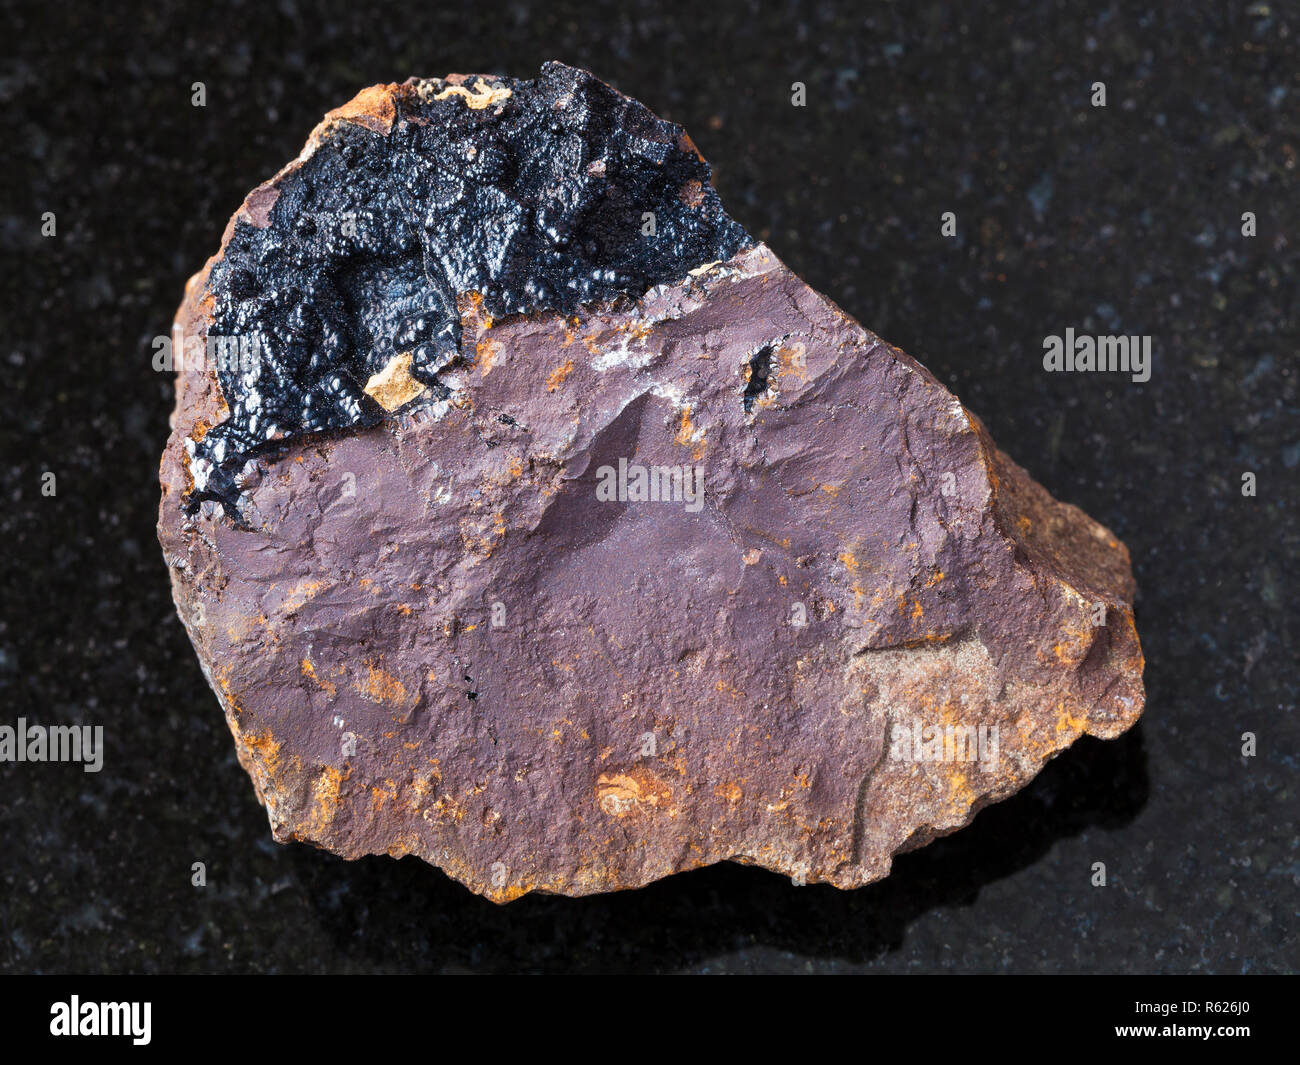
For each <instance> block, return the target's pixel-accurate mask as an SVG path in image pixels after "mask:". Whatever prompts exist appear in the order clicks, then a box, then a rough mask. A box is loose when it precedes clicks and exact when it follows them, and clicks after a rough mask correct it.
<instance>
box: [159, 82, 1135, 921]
mask: <svg viewBox="0 0 1300 1065" xmlns="http://www.w3.org/2000/svg"><path fill="white" fill-rule="evenodd" d="M182 336H184V337H187V338H189V341H190V343H188V344H185V345H181V344H179V341H180V340H181V338H182ZM223 338H224V339H223ZM176 339H177V341H178V350H183V351H186V352H190V353H193V352H194V351H195V350H196V349H197V352H198V353H199V354H202V353H203V352H204V351H206V352H207V353H208V354H209V355H211V356H212V358H208V359H206V360H197V364H196V361H195V360H193V359H191V362H190V363H189V364H187V365H185V366H184V367H182V368H180V370H179V372H178V373H177V377H176V382H177V405H176V412H175V414H174V417H173V432H172V435H171V439H170V440H169V442H168V445H167V448H166V451H165V453H164V455H163V460H162V470H161V480H162V504H161V511H160V518H159V536H160V539H161V542H162V545H163V550H164V554H165V557H166V560H167V562H168V565H169V566H170V568H171V576H172V582H173V588H174V593H175V599H176V604H177V607H178V609H179V611H180V616H181V618H182V620H183V621H184V623H185V626H186V628H187V630H188V632H189V635H190V638H191V639H192V640H193V642H194V646H195V648H196V649H197V651H198V654H199V659H200V661H201V662H202V664H203V668H204V671H205V673H206V675H207V677H208V679H209V681H210V683H211V685H212V687H213V689H214V691H215V692H216V693H217V696H218V698H219V699H220V701H221V704H222V706H223V708H224V710H225V713H226V718H227V720H228V722H229V725H230V729H231V732H232V733H233V734H234V738H235V743H236V746H237V749H238V752H239V757H240V760H241V762H242V764H243V765H244V767H245V768H246V769H247V771H248V773H249V775H250V776H251V777H252V779H253V783H254V786H255V788H256V791H257V796H258V798H259V799H260V801H261V802H262V803H263V804H264V805H265V807H266V810H267V814H268V816H269V818H270V822H271V827H272V831H273V833H274V835H275V837H276V838H277V839H279V840H290V839H295V840H303V841H306V842H310V843H313V844H316V845H318V846H320V847H325V848H328V849H329V850H331V851H333V852H335V853H337V854H340V855H343V856H344V857H347V858H355V857H358V856H361V855H365V854H373V853H387V854H392V855H404V854H416V855H419V856H420V857H421V858H423V859H424V860H426V861H428V862H430V863H432V864H434V865H437V866H439V867H440V868H442V869H444V870H446V871H447V872H448V873H449V874H450V875H451V876H453V877H455V878H456V879H458V880H460V881H461V882H462V883H464V884H465V885H467V886H468V887H470V888H471V889H472V890H474V891H476V892H479V893H481V894H483V895H486V896H488V897H489V898H491V899H494V900H496V901H506V900H509V899H513V898H516V897H518V896H519V895H522V894H525V893H526V892H529V891H544V892H558V893H563V894H570V895H581V894H587V893H591V892H599V891H612V890H616V889H620V888H630V887H636V886H639V885H643V884H646V883H648V882H650V881H653V880H655V879H657V878H659V877H663V876H667V875H669V874H670V873H674V872H679V871H682V870H686V869H692V868H696V867H699V866H704V865H708V864H710V863H713V862H718V861H724V860H730V861H737V862H743V863H749V864H756V865H761V866H764V867H766V868H768V869H772V870H776V871H779V872H781V873H784V874H787V875H790V876H793V877H796V878H798V879H801V880H805V881H807V882H816V881H826V882H830V883H832V884H836V885H838V886H840V887H845V888H847V887H854V886H857V885H861V884H865V883H868V882H870V881H873V880H877V879H879V878H881V877H883V876H885V875H887V874H888V872H889V869H890V863H891V859H892V856H893V855H894V854H896V853H898V852H900V851H904V850H907V849H910V848H913V847H917V846H920V845H922V844H924V843H926V842H927V841H929V840H931V839H933V838H934V837H936V836H939V835H943V834H945V833H948V832H951V831H953V830H955V829H957V828H959V827H961V826H962V825H964V824H966V823H967V822H969V820H970V819H971V817H972V816H973V815H974V813H975V812H976V811H977V810H978V809H979V808H980V807H982V806H984V805H986V804H988V803H990V802H994V801H996V800H998V799H1001V798H1004V797H1005V796H1007V795H1010V794H1011V793H1012V792H1014V791H1016V790H1017V789H1018V788H1020V787H1021V786H1022V785H1024V784H1025V783H1026V782H1027V781H1028V780H1030V779H1031V778H1032V777H1033V776H1034V774H1035V773H1037V772H1038V770H1039V769H1040V768H1041V767H1042V766H1043V764H1044V763H1045V762H1046V761H1047V760H1048V759H1050V758H1051V757H1053V756H1054V755H1055V754H1057V753H1058V752H1059V751H1061V750H1062V749H1063V748H1064V747H1066V746H1068V745H1069V744H1070V743H1071V742H1072V741H1073V740H1074V739H1075V738H1076V737H1078V736H1079V735H1081V734H1082V733H1085V732H1086V733H1089V734H1091V735H1094V736H1102V737H1112V736H1115V735H1117V734H1119V733H1121V732H1123V731H1124V730H1125V729H1127V728H1128V727H1129V726H1130V725H1132V724H1133V722H1134V721H1135V720H1136V719H1137V717H1138V715H1139V713H1140V712H1141V709H1142V702H1143V691H1142V681H1141V673H1142V655H1141V651H1140V649H1139V646H1138V639H1137V634H1136V631H1135V629H1134V625H1133V615H1132V610H1131V606H1130V604H1131V600H1132V596H1133V590H1134V589H1133V580H1132V576H1131V573H1130V568H1129V560H1128V553H1127V551H1126V550H1125V548H1124V546H1123V545H1122V544H1121V543H1120V542H1119V541H1118V540H1117V539H1116V538H1115V537H1114V536H1113V535H1111V533H1109V532H1108V531H1107V530H1106V529H1104V528H1103V527H1102V526H1100V525H1098V524H1097V523H1096V522H1094V521H1092V520H1091V519H1089V518H1088V517H1087V516H1086V515H1084V514H1083V513H1082V512H1081V511H1079V510H1077V509H1076V508H1074V507H1072V506H1069V505H1067V504H1063V503H1058V502H1056V501H1055V500H1053V499H1052V498H1051V497H1050V496H1049V495H1048V494H1047V492H1046V491H1044V490H1043V489H1042V488H1041V487H1039V486H1038V485H1037V484H1036V483H1035V482H1034V481H1032V480H1031V479H1030V478H1029V477H1028V476H1027V475H1026V474H1025V472H1024V471H1023V470H1022V469H1021V468H1020V467H1019V466H1017V465H1016V464H1015V463H1013V462H1012V461H1011V460H1010V459H1008V458H1007V457H1006V456H1005V455H1003V454H1002V453H1001V452H1000V451H998V449H997V448H996V447H995V445H994V444H993V442H992V440H991V439H990V438H989V436H988V434H987V432H986V431H985V429H984V427H983V426H982V425H981V424H980V422H979V421H978V420H977V419H976V418H975V417H974V416H973V415H971V414H970V413H969V412H968V411H966V410H965V408H963V407H962V405H961V404H960V403H959V402H957V400H956V399H954V398H953V396H952V395H951V394H950V393H948V392H947V391H946V390H945V389H944V387H943V386H942V385H941V384H939V382H938V381H936V380H935V379H934V377H932V376H931V375H930V374H929V373H928V372H927V371H926V370H925V369H924V368H923V367H921V366H920V365H919V364H917V363H916V362H914V361H913V360H912V359H910V358H909V357H908V356H906V355H905V354H903V353H902V352H901V351H899V350H898V349H896V348H893V347H890V346H889V345H888V344H885V343H884V342H882V341H881V340H879V339H878V338H877V337H875V336H873V335H872V334H871V333H869V332H867V331H866V330H864V329H863V328H862V327H861V326H860V325H858V324H857V323H856V322H855V321H853V320H852V319H851V318H849V317H848V316H847V315H845V314H844V313H843V312H842V311H840V310H839V309H838V308H837V307H835V306H834V305H833V304H832V303H831V302H830V301H829V300H827V299H826V298H825V297H823V296H820V295H818V294H817V293H816V292H814V291H812V290H811V289H810V288H808V287H807V286H806V285H805V284H803V283H802V282H801V281H800V280H799V279H798V278H797V277H795V276H794V275H793V274H792V273H790V271H789V270H787V269H786V268H785V267H784V266H783V265H782V264H781V262H780V261H779V260H778V259H777V258H776V256H775V255H773V253H772V252H771V251H770V250H769V249H768V248H767V247H765V246H764V245H762V244H761V243H758V242H756V241H754V240H753V239H752V238H750V237H749V236H748V235H747V234H746V233H745V231H744V230H743V229H742V228H741V227H740V226H738V225H737V224H736V223H735V222H733V221H732V220H731V219H729V218H728V217H727V215H726V214H725V212H724V211H723V209H722V206H721V204H720V202H719V200H718V197H717V194H716V192H715V191H714V189H713V187H712V185H711V184H710V180H709V171H708V167H707V166H706V164H705V163H704V161H703V159H702V158H701V157H700V156H699V154H698V152H697V151H696V150H695V148H694V146H693V145H692V143H691V141H690V140H689V139H688V138H687V136H686V135H685V134H684V133H683V132H682V131H681V130H680V129H679V128H678V127H676V126H673V125H671V124H669V123H667V122H663V121H661V120H659V119H658V118H656V117H655V116H654V115H652V114H651V113H650V112H649V111H647V110H646V109H645V108H644V107H642V106H641V105H640V104H637V103H635V102H634V101H631V100H628V99H626V98H625V97H623V96H621V95H619V94H618V93H616V92H615V91H614V90H612V89H611V88H609V87H608V86H606V85H604V84H603V83H601V82H599V81H597V80H596V79H594V78H593V77H591V76H590V75H588V74H586V73H585V72H582V71H579V70H574V69H571V68H569V67H565V66H562V65H560V64H554V63H552V64H548V65H547V66H546V67H544V68H543V70H542V71H541V74H540V75H539V77H538V78H537V79H535V80H533V81H515V80H508V79H497V78H491V77H456V76H453V77H449V78H447V79H446V80H430V81H424V80H415V79H413V80H410V81H408V82H406V83H405V84H402V85H385V86H377V87H374V88H371V89H367V90H366V91H364V92H362V93H361V94H360V95H359V96H357V97H356V99H354V100H353V101H352V102H351V103H349V104H347V105H346V106H344V107H342V108H340V109H339V110H337V111H333V112H331V113H330V114H329V115H327V116H326V119H325V121H324V122H323V123H322V124H321V125H320V126H319V127H317V129H316V130H315V131H314V132H313V133H312V135H311V138H310V140H309V141H308V143H307V147H306V148H305V150H304V151H303V153H302V155H300V156H299V157H298V159H297V160H296V161H294V162H293V163H291V164H290V165H289V166H288V167H286V168H285V169H284V170H283V171H281V173H280V174H278V175H277V176H276V177H275V178H273V179H272V180H271V181H269V182H267V183H266V184H264V185H262V186H260V187H258V188H257V189H256V190H254V191H253V192H252V193H251V194H250V195H249V197H248V198H247V200H246V201H245V203H244V205H243V206H242V207H241V208H240V210H239V211H238V212H237V213H236V215H235V217H234V219H233V220H232V221H231V224H230V226H229V227H228V228H227V230H226V234H225V239H224V241H223V242H222V247H221V250H220V251H219V252H218V254H217V255H216V256H215V257H214V258H213V259H211V260H210V261H209V262H208V264H207V266H206V267H205V268H204V269H203V270H202V271H201V272H200V273H199V274H198V275H196V276H195V277H194V278H193V279H192V280H191V281H190V283H189V285H188V287H187V291H186V297H185V301H184V303H183V305H182V306H181V309H180V312H179V314H178V318H177V326H176Z"/></svg>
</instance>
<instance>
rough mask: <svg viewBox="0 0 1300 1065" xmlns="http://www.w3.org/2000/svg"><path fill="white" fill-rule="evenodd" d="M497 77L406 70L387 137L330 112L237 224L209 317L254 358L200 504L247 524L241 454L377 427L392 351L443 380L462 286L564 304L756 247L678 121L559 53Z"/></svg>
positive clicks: (506, 309)
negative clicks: (466, 83)
mask: <svg viewBox="0 0 1300 1065" xmlns="http://www.w3.org/2000/svg"><path fill="white" fill-rule="evenodd" d="M489 81H490V84H491V85H492V86H503V87H505V88H508V89H509V90H510V96H509V97H508V98H505V99H504V100H503V101H502V102H501V103H499V104H495V105H493V106H489V107H486V108H482V109H473V108H471V107H469V106H467V103H466V100H465V98H464V97H463V95H461V94H458V93H452V94H450V95H447V96H445V98H444V99H441V100H436V99H434V96H436V95H438V94H439V91H440V90H442V89H444V88H445V86H444V85H443V83H441V82H425V83H420V84H418V85H417V84H416V83H413V82H408V86H410V87H411V91H410V92H403V93H399V94H397V97H396V99H395V105H396V115H395V118H394V121H393V126H392V129H391V131H390V132H389V133H388V134H387V135H383V134H380V133H375V132H372V131H371V130H368V129H365V128H363V127H361V126H357V125H353V124H350V123H338V124H336V125H335V126H334V127H333V128H332V130H331V131H330V133H329V134H328V135H327V136H326V137H325V139H324V140H323V141H322V143H321V144H320V145H319V147H318V148H317V150H316V151H315V153H314V154H313V155H312V156H311V157H310V158H309V159H308V160H307V161H306V162H305V163H303V164H302V165H301V166H300V167H298V168H297V169H295V170H293V171H292V172H291V173H289V174H288V175H287V176H286V177H285V178H284V179H283V180H282V181H281V182H280V184H279V198H278V199H277V200H276V202H275V206H274V207H273V208H272V210H271V213H270V217H269V224H268V225H267V227H266V228H265V229H258V228H256V227H255V226H252V225H249V224H247V223H246V222H244V221H242V220H241V221H240V222H239V223H237V224H236V227H235V231H234V233H233V234H232V236H231V238H230V241H229V244H228V245H227V247H226V250H225V255H224V257H223V258H222V259H221V260H220V261H219V262H218V263H217V264H216V265H215V266H214V267H213V269H212V272H211V276H210V279H209V285H210V289H211V292H212V295H213V297H214V299H215V306H214V309H213V321H212V326H211V330H210V332H211V334H212V335H213V336H217V337H223V336H226V337H237V338H241V339H243V340H245V342H250V341H251V342H252V343H254V344H255V345H257V349H258V350H259V352H260V353H259V355H258V357H256V358H254V359H252V360H250V362H249V364H248V365H243V366H241V365H235V366H232V367H230V368H219V369H218V371H217V373H218V380H219V382H220V385H221V390H222V393H223V395H224V397H225V400H226V403H227V405H228V407H229V409H230V413H229V417H228V418H227V420H226V421H225V422H223V423H222V424H220V425H218V426H216V427H214V428H213V429H211V430H210V431H209V432H208V433H207V435H206V436H204V438H203V439H202V440H200V441H198V442H197V443H195V444H194V445H193V451H192V455H191V460H190V468H191V473H192V474H193V476H194V481H195V486H194V489H193V490H192V491H191V492H190V494H189V496H188V497H187V500H186V504H187V509H188V510H189V511H190V512H193V511H194V510H196V509H197V507H198V506H199V504H200V503H202V502H203V501H204V500H207V499H211V500H216V501H218V502H220V503H221V504H222V505H223V506H224V508H225V510H226V513H227V514H228V515H229V516H230V517H232V518H233V519H235V520H236V521H242V517H241V514H240V510H239V496H240V490H239V486H238V482H237V480H236V478H237V476H238V474H239V472H240V470H241V469H242V467H243V466H244V463H245V462H246V461H247V460H248V459H249V458H250V457H252V456H253V455H255V454H258V453H262V452H266V451H268V450H272V449H275V448H277V447H279V446H282V445H283V443H284V442H285V441H288V440H291V439H293V438H296V437H301V436H303V435H306V434H312V433H328V432H338V431H349V430H355V429H359V428H363V427H366V426H371V425H375V424H377V423H378V422H380V421H381V420H382V419H383V418H384V417H385V412H384V410H383V408H382V407H380V406H379V404H377V403H376V402H375V401H374V400H373V399H371V398H370V396H368V395H367V394H366V393H365V392H364V390H363V389H364V387H365V384H366V382H367V380H368V379H369V377H370V376H371V375H372V374H374V373H377V372H378V371H379V370H381V369H383V367H385V366H386V365H387V364H388V362H389V361H390V360H391V359H392V358H393V357H394V355H395V354H399V353H406V352H409V353H410V354H411V356H412V362H411V374H412V376H413V377H415V378H416V379H417V380H419V381H421V382H423V383H424V384H426V385H428V386H429V388H430V391H431V393H432V394H433V395H439V394H441V395H445V394H446V386H445V385H443V384H442V383H441V382H440V381H439V380H438V376H437V375H438V373H439V371H440V370H442V369H444V368H445V367H446V366H448V364H450V363H451V362H452V361H453V360H455V359H456V358H458V357H459V356H460V353H461V351H460V328H459V318H458V315H457V310H456V301H457V296H458V295H459V294H461V293H465V292H478V293H481V294H482V296H483V305H484V309H485V310H486V311H487V312H488V313H489V314H491V315H493V316H494V317H497V318H500V317H503V316H505V315H510V314H519V313H529V312H534V311H542V310H552V311H558V312H561V313H564V314H570V313H573V312H574V311H575V310H576V309H577V308H578V307H579V306H580V305H582V304H584V303H589V302H593V301H602V300H610V299H613V298H615V297H617V296H620V295H623V296H633V297H636V296H640V295H642V294H644V293H645V291H646V290H647V289H648V288H650V287H651V286H653V285H655V284H659V283H664V282H672V281H676V280H679V279H680V278H681V277H683V276H684V275H685V274H686V273H687V271H689V270H691V269H693V268H695V267H697V266H699V265H701V264H702V263H706V262H710V261H714V260H726V259H730V258H731V257H732V256H733V255H735V254H736V253H737V252H738V251H739V250H740V249H741V248H743V247H745V246H747V245H749V244H751V243H752V240H751V239H750V238H749V236H748V235H747V234H746V232H745V231H744V229H743V228H741V226H740V225H738V224H737V223H736V222H734V221H732V220H731V219H730V218H729V217H728V216H727V214H726V212H725V211H724V210H723V209H722V204H721V202H720V200H719V198H718V195H717V192H716V191H715V190H714V189H713V187H712V185H711V184H710V173H709V166H708V164H707V163H705V162H704V161H702V160H701V159H700V158H699V156H698V155H696V154H695V152H694V151H692V150H691V149H690V148H689V147H687V146H685V141H684V138H683V136H682V130H681V128H680V127H679V126H676V125H674V124H672V123H670V122H665V121H663V120H662V119H660V118H658V117H656V116H655V115H654V114H652V113H651V112H650V111H649V110H648V109H647V108H645V107H643V106H642V105H641V104H639V103H637V102H636V101H635V100H630V99H628V98H627V97H625V96H622V95H621V94H619V93H617V92H615V91H614V90H613V89H611V88H610V87H609V86H608V85H606V84H604V83H603V82H601V81H599V80H597V79H596V78H594V77H592V76H591V75H590V74H588V73H587V72H586V71H582V70H577V69H574V68H573V67H568V66H565V65H563V64H561V63H547V64H546V65H545V66H544V67H543V68H542V70H541V73H540V75H539V76H538V77H537V78H536V80H533V81H517V80H513V79H508V78H504V79H496V80H494V79H489ZM472 87H473V86H471V88H472ZM647 212H650V213H652V214H653V216H654V232H653V234H652V235H651V234H648V233H646V232H645V230H646V228H647V227H646V225H645V219H646V213H647Z"/></svg>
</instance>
